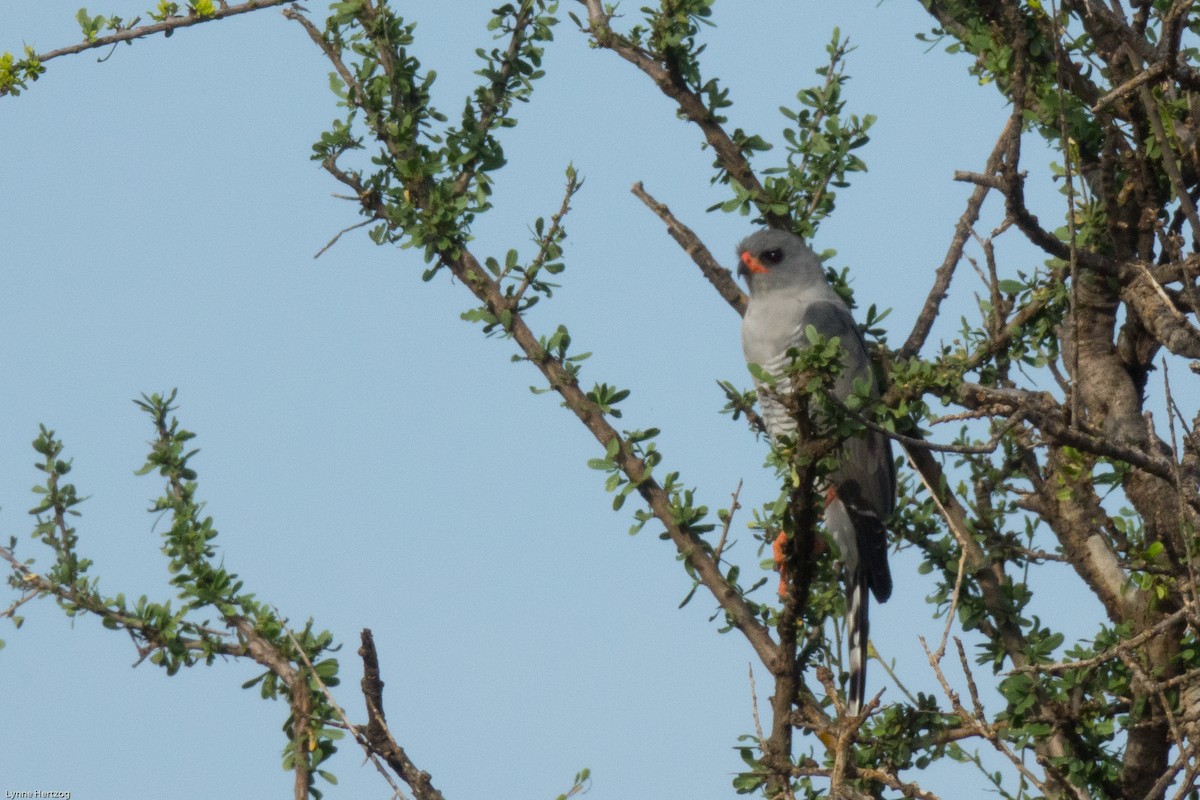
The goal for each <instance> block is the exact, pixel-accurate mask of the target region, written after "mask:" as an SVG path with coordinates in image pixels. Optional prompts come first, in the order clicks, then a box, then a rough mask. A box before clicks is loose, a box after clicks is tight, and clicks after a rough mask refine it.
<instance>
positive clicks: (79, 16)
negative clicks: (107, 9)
mask: <svg viewBox="0 0 1200 800" xmlns="http://www.w3.org/2000/svg"><path fill="white" fill-rule="evenodd" d="M201 2H206V3H208V5H210V6H211V5H212V3H211V0H201ZM160 5H161V4H160ZM215 11H216V9H213V12H212V13H215ZM151 16H153V14H152V15H151ZM141 19H142V18H141V17H134V18H133V19H131V20H130V21H129V22H128V23H126V22H125V20H123V19H121V18H120V17H118V16H111V17H106V16H104V15H103V14H98V15H96V16H92V15H91V14H89V13H88V10H87V9H86V8H81V9H79V10H78V11H77V12H75V21H76V22H78V23H79V30H80V32H82V33H83V40H84V41H85V42H94V41H96V39H98V38H99V37H100V34H101V33H102V32H104V31H110V32H112V33H120V32H121V31H126V30H129V29H130V28H133V27H136V26H137V24H138V23H139V22H141Z"/></svg>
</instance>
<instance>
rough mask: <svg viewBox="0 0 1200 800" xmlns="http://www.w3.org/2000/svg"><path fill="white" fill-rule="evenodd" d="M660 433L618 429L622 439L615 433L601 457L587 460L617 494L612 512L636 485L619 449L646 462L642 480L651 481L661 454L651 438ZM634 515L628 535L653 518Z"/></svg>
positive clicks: (646, 514) (648, 430) (649, 515)
mask: <svg viewBox="0 0 1200 800" xmlns="http://www.w3.org/2000/svg"><path fill="white" fill-rule="evenodd" d="M593 391H595V390H593ZM659 433H661V431H660V430H659V429H658V428H647V429H646V430H635V431H621V437H623V438H620V437H616V436H614V437H613V438H612V439H609V440H608V444H607V445H605V447H604V457H603V458H591V459H588V462H587V465H588V467H589V468H591V469H594V470H597V471H599V472H603V473H605V474H607V475H608V478H607V479H606V480H605V482H604V488H605V490H606V491H609V492H615V493H616V496H615V497H613V511H619V510H620V509H621V507H622V506H624V505H625V500H626V499H627V498H628V497H629V495H630V494H632V493H633V492H634V491H636V490H637V488H638V482H635V481H633V480H631V479H630V478H629V476H628V475H627V474H626V472H625V468H624V466H623V465H622V464H621V463H620V458H619V457H620V455H621V452H622V449H623V448H627V449H628V452H630V453H632V454H633V455H634V456H635V457H636V458H639V459H641V461H642V463H644V464H645V465H646V466H645V470H644V472H643V476H642V480H643V481H647V480H650V479H651V478H652V477H653V474H654V468H655V467H656V466H658V464H659V462H661V461H662V453H660V452H659V451H658V448H657V447H656V446H655V443H654V439H655V437H657V436H658V434H659ZM634 516H635V517H636V518H637V524H635V525H634V526H633V527H632V528H630V529H629V533H630V534H631V535H632V534H636V533H638V532H639V531H641V529H642V527H643V526H644V525H645V524H646V523H647V522H649V521H650V520H651V519H653V518H654V517H653V515H652V514H649V513H648V512H643V511H638V512H636V513H635V515H634Z"/></svg>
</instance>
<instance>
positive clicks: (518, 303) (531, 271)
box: [462, 165, 586, 360]
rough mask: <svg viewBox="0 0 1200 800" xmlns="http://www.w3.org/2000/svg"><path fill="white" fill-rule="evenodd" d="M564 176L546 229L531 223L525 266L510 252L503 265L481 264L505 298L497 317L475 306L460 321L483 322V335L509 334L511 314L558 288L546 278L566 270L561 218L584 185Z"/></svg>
mask: <svg viewBox="0 0 1200 800" xmlns="http://www.w3.org/2000/svg"><path fill="white" fill-rule="evenodd" d="M566 174H567V187H566V194H565V196H564V197H563V203H562V207H561V208H560V209H559V210H558V212H557V213H555V214H554V215H553V216H552V217H551V218H550V222H549V225H547V223H546V219H545V218H544V217H538V218H537V219H536V220H535V221H534V223H533V229H532V233H533V243H534V244H535V245H537V253H536V255H535V256H534V257H533V259H532V260H531V261H530V262H529V263H527V264H525V263H522V261H521V258H520V255H519V254H518V253H517V251H516V250H515V249H510V250H509V251H508V253H507V254H506V255H505V257H504V264H503V265H502V264H501V263H500V262H499V261H498V260H497V259H495V258H493V257H491V256H489V257H487V258H486V259H485V260H484V268H485V269H487V271H488V272H489V273H491V275H492V277H493V278H494V279H495V282H496V284H497V285H498V286H499V287H500V289H501V291H502V293H503V295H504V301H505V307H504V308H503V309H501V311H500V313H498V314H497V313H495V312H493V311H491V310H489V309H488V307H487V306H486V305H485V306H478V307H476V308H472V309H469V310H468V311H466V312H464V313H463V315H462V317H463V319H465V320H468V321H471V322H482V323H483V324H484V328H483V330H484V333H485V334H487V335H489V336H490V335H491V334H492V333H494V332H495V330H496V329H497V328H500V329H502V330H503V331H504V332H505V334H506V335H507V334H509V332H510V328H511V325H512V316H513V314H524V313H525V312H527V311H529V309H531V308H533V307H534V306H535V305H537V304H538V302H539V301H540V300H542V299H543V298H546V299H550V298H551V297H553V296H554V290H555V289H557V288H558V284H556V283H551V282H550V281H548V280H547V279H546V277H545V276H546V275H559V274H561V273H562V272H563V270H564V269H566V264H564V263H563V260H562V255H563V242H564V241H565V240H566V238H567V231H566V228H564V227H563V224H562V223H563V218H564V217H565V216H566V214H567V212H568V211H569V210H570V203H571V198H573V197H574V196H575V193H576V192H578V191H579V190H580V189H581V188H582V187H583V181H582V180H580V178H579V176H578V175H577V173H576V172H575V168H574V167H573V166H570V165H568V166H567V171H566ZM564 330H565V329H564ZM583 358H586V356H583V357H579V360H583Z"/></svg>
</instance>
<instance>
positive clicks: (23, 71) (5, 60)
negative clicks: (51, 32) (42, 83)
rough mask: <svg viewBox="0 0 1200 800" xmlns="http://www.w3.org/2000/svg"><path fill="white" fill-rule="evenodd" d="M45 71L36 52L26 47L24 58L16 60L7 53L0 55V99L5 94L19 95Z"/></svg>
mask: <svg viewBox="0 0 1200 800" xmlns="http://www.w3.org/2000/svg"><path fill="white" fill-rule="evenodd" d="M45 71H46V68H45V67H44V66H42V62H41V61H40V60H38V57H37V52H36V51H35V50H34V49H33V48H32V47H30V46H28V45H26V47H25V57H24V58H17V57H16V56H14V55H13V54H12V53H9V52H5V53H0V97H3V96H4V95H6V94H11V95H13V96H16V95H19V94H20V93H21V92H22V91H24V90H25V89H27V88H28V87H29V82H30V81H36V80H37V79H38V78H39V77H40V76H41V74H42V73H43V72H45Z"/></svg>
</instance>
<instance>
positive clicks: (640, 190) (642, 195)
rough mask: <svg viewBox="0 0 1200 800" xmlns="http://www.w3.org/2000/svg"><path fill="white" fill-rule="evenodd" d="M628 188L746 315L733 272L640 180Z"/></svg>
mask: <svg viewBox="0 0 1200 800" xmlns="http://www.w3.org/2000/svg"><path fill="white" fill-rule="evenodd" d="M630 191H631V192H633V193H634V195H636V196H637V198H638V199H639V200H641V201H642V202H643V203H645V204H646V207H647V208H649V209H650V210H651V211H653V212H654V214H655V216H657V217H658V218H659V219H661V220H662V221H663V222H664V223H665V224H666V226H667V233H669V234H671V238H672V239H674V240H675V241H676V242H678V243H679V246H680V247H682V248H683V251H684V252H685V253H687V254H688V255H689V256H691V257H692V261H694V262H696V266H698V267H699V268H700V272H701V273H703V274H704V277H705V278H707V279H708V282H709V283H711V284H712V285H713V287H714V288H715V289H716V290H717V293H718V294H720V295H721V297H723V298H724V299H725V302H727V303H729V305H731V306H733V310H734V311H736V312H738V314H740V315H742V316H745V314H746V303H747V302H748V301H747V298H746V294H745V292H743V291H742V290H741V289H739V288H738V285H737V281H735V280H734V278H733V273H732V272H730V271H729V270H727V269H726V268H725V267H722V266H721V265H720V264H719V263H718V262H717V260H716V259H715V258H713V255H712V253H710V252H709V251H708V248H707V247H705V246H704V243H703V242H701V241H700V237H698V236H697V235H696V234H695V232H694V231H692V229H691V228H689V227H688V226H687V225H684V224H683V223H682V222H680V221H679V220H678V219H677V218H676V217H675V215H674V214H672V213H671V209H669V208H667V206H666V205H665V204H663V203H660V202H658V201H657V200H655V199H654V197H653V196H652V195H651V194H650V193H649V192H647V191H646V188H645V187H644V186H642V182H641V181H638V182H637V183H635V184H634V185H633V188H632V189H630Z"/></svg>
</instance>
